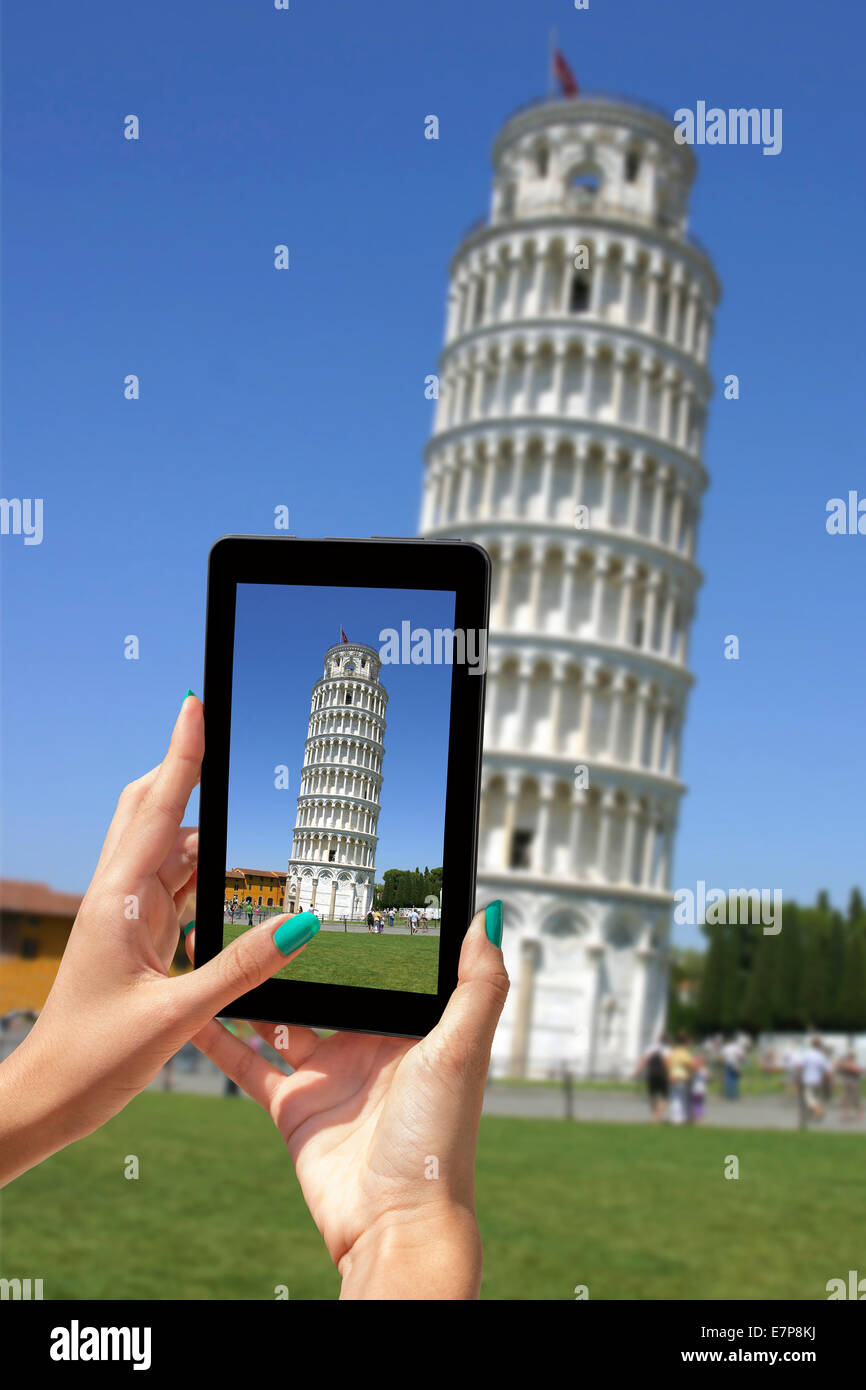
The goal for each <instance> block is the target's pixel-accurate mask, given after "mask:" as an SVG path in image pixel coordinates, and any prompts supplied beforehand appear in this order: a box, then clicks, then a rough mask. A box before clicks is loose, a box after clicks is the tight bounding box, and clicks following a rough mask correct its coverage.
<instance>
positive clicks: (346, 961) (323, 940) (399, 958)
mask: <svg viewBox="0 0 866 1390" xmlns="http://www.w3.org/2000/svg"><path fill="white" fill-rule="evenodd" d="M247 930H248V927H247V925H246V923H240V922H235V924H234V925H232V924H231V923H230V922H227V923H226V924H225V926H224V928H223V945H224V946H227V945H228V944H229V942H230V941H234V939H235V937H236V936H240V935H241V934H242V933H243V932H245V931H247ZM438 975H439V938H438V937H434V936H396V935H395V936H388V935H387V934H386V933H385V932H381V933H375V932H373V933H369V932H341V931H320V932H319V933H318V935H317V936H314V937H313V940H312V941H311V942H310V944H309V946H307V947H306V949H305V950H304V951H302V953H301V955H299V956H298V958H297V960H293V961H292V963H291V965H286V966H284V967H283V969H282V970H278V971H277V973H276V975H275V976H274V979H275V980H308V981H311V982H312V983H313V984H317V985H359V986H362V987H364V988H366V989H405V990H409V991H411V992H412V993H413V994H435V993H436V985H437V979H438Z"/></svg>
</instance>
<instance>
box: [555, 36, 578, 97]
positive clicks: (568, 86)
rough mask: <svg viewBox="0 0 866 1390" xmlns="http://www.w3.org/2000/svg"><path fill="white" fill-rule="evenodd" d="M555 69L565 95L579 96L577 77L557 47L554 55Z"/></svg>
mask: <svg viewBox="0 0 866 1390" xmlns="http://www.w3.org/2000/svg"><path fill="white" fill-rule="evenodd" d="M553 71H554V75H555V77H556V80H557V82H558V83H559V86H560V90H561V92H562V95H563V96H564V97H576V96H577V78H576V77H575V75H574V73H573V72H572V70H571V68H570V67H569V66H568V63H567V62H566V61H565V59H564V58H563V56H562V54H561V53H560V51H559V49H558V48H557V49H556V51H555V52H554V55H553Z"/></svg>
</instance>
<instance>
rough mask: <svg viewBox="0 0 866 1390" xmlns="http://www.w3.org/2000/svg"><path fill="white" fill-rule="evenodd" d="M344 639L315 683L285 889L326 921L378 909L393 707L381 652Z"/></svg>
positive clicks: (292, 900) (293, 905)
mask: <svg viewBox="0 0 866 1390" xmlns="http://www.w3.org/2000/svg"><path fill="white" fill-rule="evenodd" d="M340 635H341V639H342V640H341V641H340V642H338V643H337V645H336V646H333V647H329V648H328V650H327V651H326V652H325V666H324V674H323V676H322V677H321V679H320V680H318V681H316V684H315V685H314V686H313V695H312V700H311V702H310V722H309V725H308V728H307V739H306V743H305V745H304V765H303V769H302V771H301V790H300V793H299V795H298V813H297V818H296V821H295V828H294V831H293V833H292V855H291V858H290V860H289V876H288V885H287V890H286V906H287V910H288V911H289V912H306V911H313V912H316V913H318V915H319V916H320V917H321V918H322V919H323V920H325V921H327V920H328V919H330V918H336V919H340V918H342V917H348V918H349V919H350V920H351V919H353V918H354V919H357V918H360V917H363V916H364V915H365V914H366V913H367V912H368V911H369V909H370V907H371V906H372V904H373V882H374V879H375V876H376V844H377V842H378V835H377V833H376V832H377V826H378V822H379V810H380V806H381V793H382V759H383V758H384V756H385V709H386V707H387V704H388V692H387V690H385V688H384V686H383V685H381V684H380V682H379V671H380V669H381V662H380V660H379V654H378V652H377V651H376V650H375V648H374V647H365V646H363V645H361V644H360V643H358V642H349V641H348V640H347V639H346V637H345V634H344V633H342V632H341V634H340Z"/></svg>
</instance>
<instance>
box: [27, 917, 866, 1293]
mask: <svg viewBox="0 0 866 1390" xmlns="http://www.w3.org/2000/svg"><path fill="white" fill-rule="evenodd" d="M414 944H416V943H414V942H413V945H414ZM129 1154H135V1155H137V1156H138V1159H139V1162H140V1172H141V1176H140V1179H139V1180H138V1181H129V1180H127V1179H126V1178H124V1176H123V1172H124V1163H125V1160H126V1157H127V1155H129ZM728 1154H735V1155H736V1156H737V1157H738V1159H739V1162H740V1178H739V1180H737V1181H726V1180H725V1178H724V1177H723V1168H724V1164H725V1159H726V1155H728ZM863 1166H864V1148H863V1143H862V1140H859V1139H858V1138H856V1137H855V1136H851V1135H845V1134H842V1135H836V1134H821V1133H816V1132H808V1133H796V1132H794V1133H788V1132H769V1131H760V1130H755V1131H751V1130H738V1131H735V1130H722V1129H678V1128H659V1129H655V1128H651V1127H650V1126H648V1125H646V1126H644V1125H625V1124H622V1125H607V1124H587V1125H580V1124H567V1123H565V1122H562V1121H557V1120H519V1119H506V1118H495V1117H486V1118H485V1119H484V1120H483V1121H482V1126H481V1145H480V1152H479V1163H478V1210H479V1218H480V1221H481V1229H482V1234H483V1236H484V1252H485V1277H484V1290H483V1296H484V1297H486V1298H504V1299H533V1298H537V1299H571V1298H573V1296H574V1294H573V1290H574V1287H575V1285H577V1284H587V1285H588V1286H589V1292H590V1297H591V1298H594V1299H598V1298H607V1299H630V1298H636V1299H660V1298H674V1299H676V1298H682V1299H687V1298H693V1299H716V1298H719V1299H724V1298H733V1299H739V1298H766V1299H771V1298H772V1299H779V1298H794V1299H824V1298H826V1289H825V1286H826V1283H827V1280H828V1279H831V1278H834V1277H836V1276H837V1275H841V1276H842V1277H847V1271H848V1270H849V1269H858V1270H860V1271H861V1272H863V1271H864V1270H866V1240H864V1235H863V1221H862V1191H863V1178H862V1173H863ZM0 1218H2V1236H3V1242H2V1268H0V1274H2V1275H3V1276H4V1277H6V1278H14V1277H16V1276H18V1277H23V1278H26V1277H31V1278H42V1279H43V1280H44V1290H45V1297H46V1298H73V1299H77V1298H98V1299H105V1298H121V1299H129V1298H156V1299H171V1298H180V1299H196V1298H209V1299H262V1298H263V1299H271V1298H273V1297H274V1286H275V1285H278V1284H286V1285H287V1286H288V1289H289V1293H290V1297H291V1298H293V1299H322V1298H325V1299H330V1298H335V1297H336V1295H337V1292H338V1287H339V1278H338V1276H337V1275H336V1273H335V1272H334V1270H333V1269H332V1268H331V1265H330V1262H329V1260H328V1257H327V1255H326V1253H325V1250H324V1247H323V1245H322V1242H321V1239H320V1237H319V1235H318V1232H317V1231H316V1229H315V1227H314V1226H313V1223H312V1221H311V1220H310V1217H309V1215H308V1214H307V1211H306V1208H305V1206H304V1204H303V1201H302V1199H301V1195H300V1192H299V1189H298V1186H297V1183H296V1181H295V1177H294V1174H293V1172H292V1169H291V1165H290V1163H289V1160H288V1157H287V1155H286V1153H285V1150H284V1147H283V1145H282V1142H281V1140H280V1138H279V1136H278V1135H277V1133H276V1130H275V1129H274V1128H273V1126H272V1124H271V1122H270V1121H269V1120H268V1118H267V1117H266V1116H265V1115H264V1114H263V1113H262V1112H261V1111H260V1110H259V1109H258V1108H257V1107H256V1106H254V1105H253V1104H252V1103H251V1102H249V1101H247V1100H245V1099H230V1098H228V1097H214V1098H211V1097H203V1096H187V1095H164V1094H161V1093H156V1092H151V1093H148V1094H146V1095H143V1096H139V1097H138V1098H137V1099H136V1100H134V1101H133V1102H132V1104H131V1105H130V1106H128V1108H127V1109H126V1110H125V1111H124V1112H123V1113H122V1114H121V1115H119V1116H117V1118H116V1119H114V1120H113V1121H112V1122H111V1123H110V1124H109V1125H107V1126H106V1127H105V1128H104V1129H102V1130H100V1131H99V1133H97V1134H95V1135H93V1136H91V1138H90V1139H87V1140H85V1141H84V1142H83V1143H81V1144H77V1145H75V1146H74V1147H73V1148H71V1149H67V1150H65V1151H64V1152H63V1153H60V1154H57V1155H56V1156H55V1157H54V1158H52V1159H50V1160H49V1161H48V1162H47V1163H44V1164H42V1165H41V1166H40V1167H39V1168H36V1169H34V1170H33V1171H32V1172H30V1173H27V1174H25V1176H24V1177H23V1178H20V1179H19V1180H18V1181H17V1182H16V1183H14V1184H13V1185H12V1186H11V1187H9V1188H8V1189H7V1190H6V1191H5V1192H4V1194H3V1198H2V1211H0ZM417 1292H418V1293H419V1294H423V1289H418V1290H417Z"/></svg>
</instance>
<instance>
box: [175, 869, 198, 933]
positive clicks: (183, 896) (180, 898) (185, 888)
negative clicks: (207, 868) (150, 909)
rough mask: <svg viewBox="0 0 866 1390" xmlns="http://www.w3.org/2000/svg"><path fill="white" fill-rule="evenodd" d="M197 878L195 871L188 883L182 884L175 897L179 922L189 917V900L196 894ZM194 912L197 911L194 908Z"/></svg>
mask: <svg viewBox="0 0 866 1390" xmlns="http://www.w3.org/2000/svg"><path fill="white" fill-rule="evenodd" d="M196 878H197V874H196V871H195V869H193V871H192V873H191V874H190V876H189V878H188V879H187V881H186V883H184V884H182V886H181V887H180V888H179V889H178V890H177V892H176V893H175V895H174V910H175V913H176V915H177V919H178V921H182V920H183V918H184V917H188V916H189V905H188V904H189V898H190V896H191V894H193V893H194V892H195V886H196ZM193 911H195V908H194V907H193Z"/></svg>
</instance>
